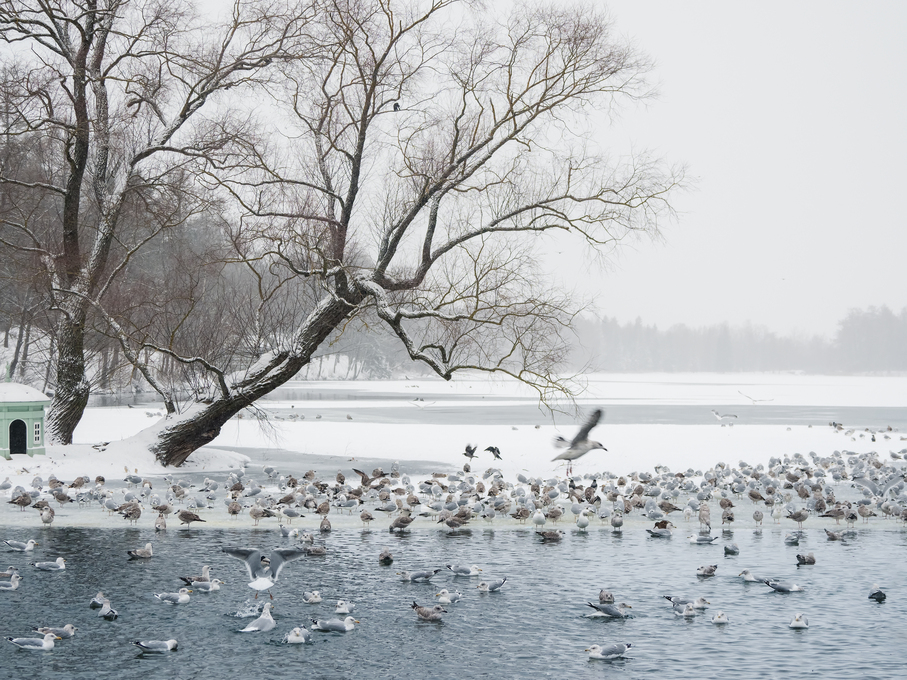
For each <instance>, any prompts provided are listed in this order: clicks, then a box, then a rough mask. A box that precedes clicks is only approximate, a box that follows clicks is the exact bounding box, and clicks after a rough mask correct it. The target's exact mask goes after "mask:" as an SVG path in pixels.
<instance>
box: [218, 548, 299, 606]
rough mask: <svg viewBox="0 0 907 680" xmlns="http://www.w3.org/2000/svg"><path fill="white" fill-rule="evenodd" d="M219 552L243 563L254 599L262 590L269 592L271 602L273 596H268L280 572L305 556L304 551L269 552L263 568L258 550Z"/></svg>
mask: <svg viewBox="0 0 907 680" xmlns="http://www.w3.org/2000/svg"><path fill="white" fill-rule="evenodd" d="M221 550H222V551H223V552H225V553H227V554H228V555H229V556H230V557H235V558H236V559H238V560H242V561H243V562H245V564H246V571H248V572H249V578H250V579H252V582H251V583H249V587H250V588H252V589H253V590H255V591H257V592H256V593H255V597H256V598H258V593H260V592H261V591H262V590H267V591H269V592H268V594H269V595H270V596H271V599H272V600H273V599H274V596H273V595H271V594H270V590H271V588H273V587H274V584H275V583H277V579H278V578H279V577H280V572H281V570H282V569H283V568H284V566H285V565H286V564H287V562H292V561H293V560H298V559H299V558H300V557H303V556H305V554H306V552H305V550H296V549H295V548H281V549H278V550H274V551H272V552H271V557H270V560H269V566H265V565H264V564H263V563H262V555H261V552H260V551H258V550H251V549H249V548H221Z"/></svg>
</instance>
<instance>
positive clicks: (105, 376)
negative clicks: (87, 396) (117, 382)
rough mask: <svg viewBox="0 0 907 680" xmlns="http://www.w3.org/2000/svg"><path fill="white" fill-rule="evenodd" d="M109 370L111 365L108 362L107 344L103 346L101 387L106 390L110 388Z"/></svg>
mask: <svg viewBox="0 0 907 680" xmlns="http://www.w3.org/2000/svg"><path fill="white" fill-rule="evenodd" d="M109 371H110V365H109V364H108V363H107V345H104V346H103V347H102V348H101V384H100V385H99V387H100V388H101V389H102V390H105V391H106V390H109V389H110V377H109Z"/></svg>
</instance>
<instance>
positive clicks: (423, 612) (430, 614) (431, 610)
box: [410, 600, 447, 621]
mask: <svg viewBox="0 0 907 680" xmlns="http://www.w3.org/2000/svg"><path fill="white" fill-rule="evenodd" d="M410 607H412V609H413V611H414V612H416V615H417V616H418V617H419V618H420V619H422V620H423V621H440V620H441V614H446V613H447V610H446V609H444V607H442V606H441V605H439V604H436V605H435V606H434V607H420V606H419V605H418V604H417V603H416V601H415V600H413V603H412V604H411V605H410Z"/></svg>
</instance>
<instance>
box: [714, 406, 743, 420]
mask: <svg viewBox="0 0 907 680" xmlns="http://www.w3.org/2000/svg"><path fill="white" fill-rule="evenodd" d="M712 415H713V416H715V417H716V418H717V419H718V420H724V419H725V418H736V417H737V416H735V415H734V414H733V413H724V414H722V413H718V411H716V410H715V409H712Z"/></svg>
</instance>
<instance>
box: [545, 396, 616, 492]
mask: <svg viewBox="0 0 907 680" xmlns="http://www.w3.org/2000/svg"><path fill="white" fill-rule="evenodd" d="M601 417H602V410H601V409H600V408H597V409H595V410H594V411H593V412H592V414H591V415H590V416H589V418H588V419H587V420H586V422H585V423H584V424H583V426H582V427H581V428H580V429H579V432H577V433H576V436H575V437H574V438H573V440H572V441H569V442H568V441H567V440H566V439H564V438H563V437H555V439H554V445H555V446H556V447H558V448H564V447H567V450H566V451H564V452H563V453H561V454H559V455H557V456H555V457H554V458H553V459H552V460H566V461H570V462H569V463H568V464H567V476H570V474H571V473H572V472H573V461H574V460H576V459H577V458H580V457H582V456H585V455H586V454H587V453H589V452H590V451H592V450H593V449H601V450H602V451H607V450H608V449H606V448H605V447H604V445H603V444H601V443H600V442H596V441H592V440H590V439H589V433H590V432H592V428H593V427H595V426H596V425H598V421H599V420H601Z"/></svg>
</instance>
